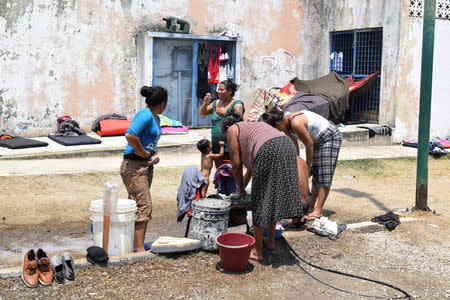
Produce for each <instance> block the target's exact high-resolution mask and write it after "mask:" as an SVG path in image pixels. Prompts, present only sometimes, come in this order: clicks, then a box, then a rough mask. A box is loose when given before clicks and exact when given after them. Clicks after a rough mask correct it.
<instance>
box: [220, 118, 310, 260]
mask: <svg viewBox="0 0 450 300" xmlns="http://www.w3.org/2000/svg"><path fill="white" fill-rule="evenodd" d="M242 120H243V119H242V115H241V114H240V113H238V112H236V111H234V110H229V111H228V112H227V113H226V114H225V116H224V118H223V120H222V124H221V128H222V131H223V132H224V133H226V137H227V141H228V145H229V149H230V157H231V164H232V166H233V176H234V178H235V180H236V183H237V186H238V190H237V192H236V193H238V194H240V195H244V194H245V190H244V189H245V187H246V186H247V184H248V183H249V181H250V178H253V179H252V195H251V197H252V212H253V214H252V215H253V232H254V237H255V240H256V243H255V246H254V247H253V249H252V251H251V253H250V258H251V259H254V260H258V261H261V260H262V259H263V254H262V247H263V233H264V228H268V236H267V238H266V239H264V244H265V245H266V247H267V249H269V250H273V249H274V246H275V240H274V238H275V225H276V222H277V221H279V220H281V219H287V218H293V217H301V216H302V214H303V211H302V205H301V203H300V201H299V199H300V187H299V179H298V178H299V177H298V171H297V158H296V156H297V154H296V149H295V145H294V143H293V142H292V141H291V140H290V139H289V138H288V137H287V136H285V135H284V134H283V133H281V132H280V131H278V130H276V129H275V128H273V127H271V126H270V125H268V124H266V123H264V122H243V121H242ZM243 165H244V166H245V167H246V168H247V172H246V173H245V175H244V174H243Z"/></svg>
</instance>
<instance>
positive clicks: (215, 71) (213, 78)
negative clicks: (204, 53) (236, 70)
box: [208, 45, 220, 84]
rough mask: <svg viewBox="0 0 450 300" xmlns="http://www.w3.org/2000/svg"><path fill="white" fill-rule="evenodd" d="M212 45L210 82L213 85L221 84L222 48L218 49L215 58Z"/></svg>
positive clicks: (209, 71) (209, 65) (209, 70)
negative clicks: (220, 60)
mask: <svg viewBox="0 0 450 300" xmlns="http://www.w3.org/2000/svg"><path fill="white" fill-rule="evenodd" d="M212 47H213V46H212V45H210V46H209V64H208V82H209V83H213V84H218V83H219V55H220V47H217V53H216V58H215V59H214V58H213V49H212Z"/></svg>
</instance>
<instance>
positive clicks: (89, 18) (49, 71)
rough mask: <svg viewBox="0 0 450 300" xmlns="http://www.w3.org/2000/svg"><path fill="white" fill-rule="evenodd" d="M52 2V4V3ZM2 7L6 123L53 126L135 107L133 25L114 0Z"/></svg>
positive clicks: (9, 126) (34, 130) (30, 129)
mask: <svg viewBox="0 0 450 300" xmlns="http://www.w3.org/2000/svg"><path fill="white" fill-rule="evenodd" d="M49 3H51V4H49ZM2 6H3V7H1V9H0V40H1V42H0V43H1V47H0V70H1V74H2V76H1V77H0V87H1V92H0V115H1V119H0V128H1V129H6V130H9V131H14V132H17V133H20V134H23V135H36V134H41V133H46V132H51V131H54V129H55V124H56V117H57V116H60V115H63V114H69V115H71V116H73V117H74V118H75V119H76V120H78V121H79V122H80V124H81V125H82V126H83V127H85V128H86V127H89V125H91V124H92V121H93V120H94V119H95V117H96V116H98V115H99V114H103V113H111V112H113V111H119V112H131V111H132V109H133V107H130V106H128V105H127V102H128V101H129V100H128V99H127V96H128V95H129V94H130V92H134V89H133V77H134V64H133V60H134V59H133V55H134V52H135V47H134V39H133V31H134V30H135V28H134V26H132V25H131V24H129V23H128V22H126V19H125V18H124V17H123V16H124V9H125V7H124V6H123V5H122V4H121V3H120V2H114V1H75V0H72V1H66V0H59V1H52V2H49V1H39V0H35V1H9V0H7V1H3V2H2Z"/></svg>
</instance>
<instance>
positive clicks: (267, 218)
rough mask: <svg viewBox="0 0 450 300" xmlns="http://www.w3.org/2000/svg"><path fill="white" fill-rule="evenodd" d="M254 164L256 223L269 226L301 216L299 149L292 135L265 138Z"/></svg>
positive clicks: (253, 196)
mask: <svg viewBox="0 0 450 300" xmlns="http://www.w3.org/2000/svg"><path fill="white" fill-rule="evenodd" d="M253 124H254V123H253ZM263 124H265V123H263ZM267 126H269V127H271V126H270V125H267ZM271 128H273V127H271ZM244 151H245V149H244ZM253 165H254V168H253V177H252V194H251V197H252V216H253V225H255V226H262V227H268V226H269V225H271V224H274V223H275V222H276V221H279V220H281V219H289V218H293V217H302V215H303V211H302V205H301V202H300V186H299V183H298V182H299V180H298V171H297V150H296V148H295V145H294V143H293V142H292V141H291V139H290V138H289V137H287V136H284V135H283V136H279V137H275V138H272V139H270V140H268V141H266V142H265V143H264V144H263V145H262V146H261V147H260V149H259V150H258V154H257V156H256V159H255V161H254V163H253Z"/></svg>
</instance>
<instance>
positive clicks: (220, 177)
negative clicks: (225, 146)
mask: <svg viewBox="0 0 450 300" xmlns="http://www.w3.org/2000/svg"><path fill="white" fill-rule="evenodd" d="M228 159H229V158H228ZM213 183H214V187H215V188H216V189H217V194H223V195H226V196H229V195H230V194H232V193H234V192H235V191H236V190H237V184H236V181H235V180H234V177H233V169H232V167H231V164H223V165H221V166H220V167H219V168H218V169H217V170H216V173H214V180H213Z"/></svg>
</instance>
